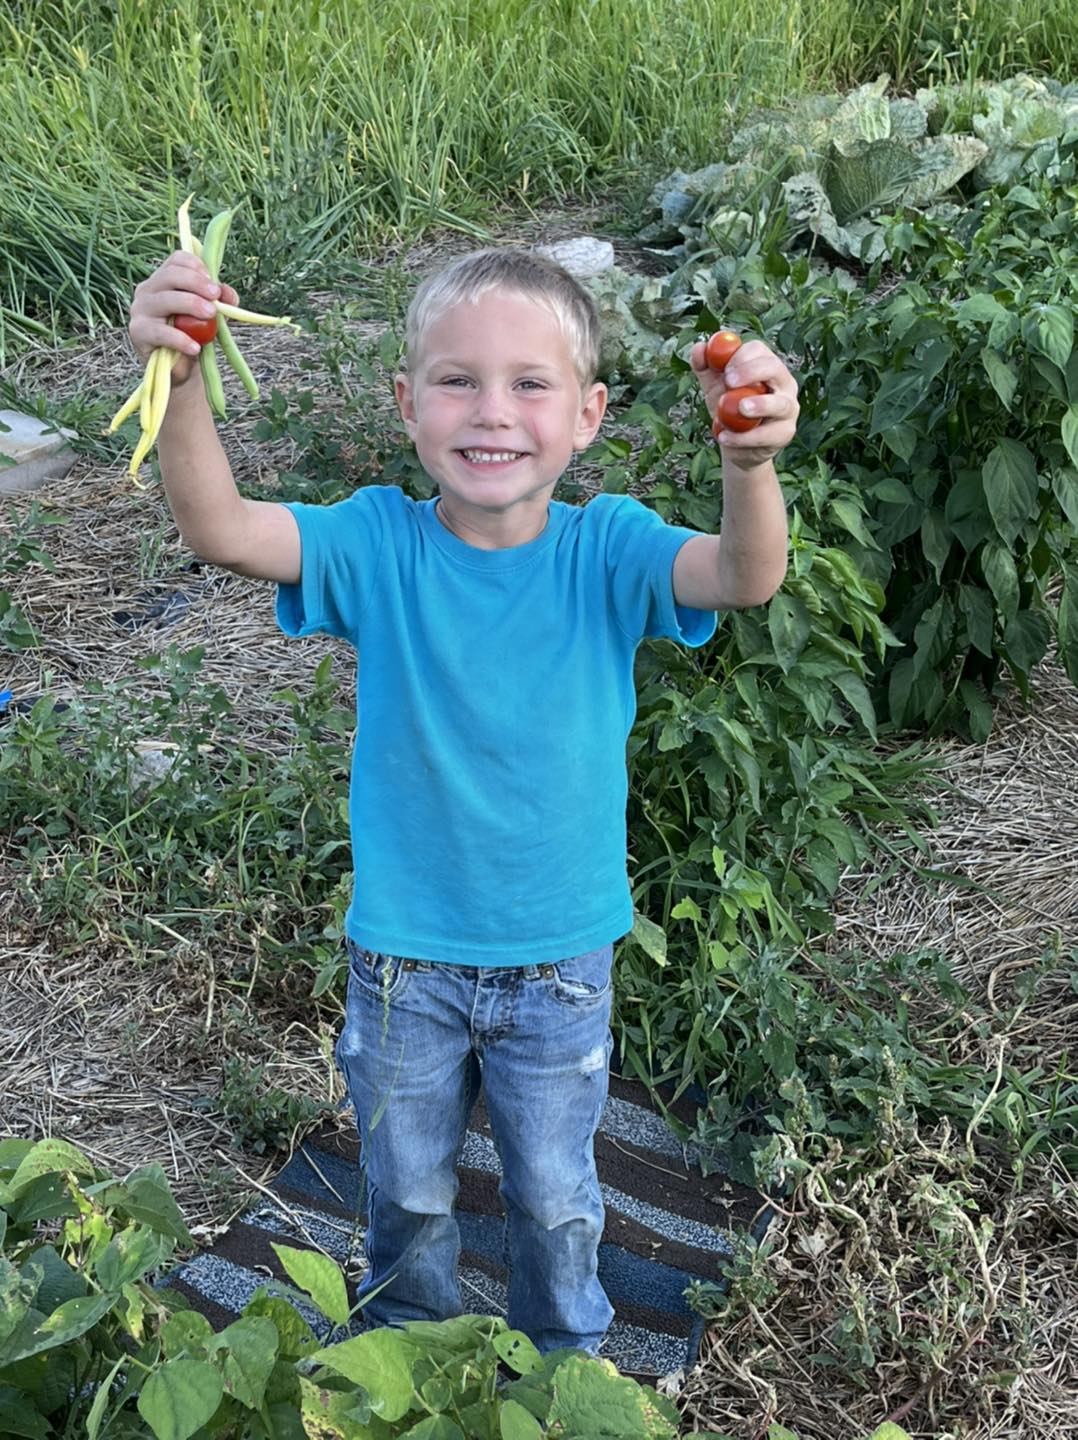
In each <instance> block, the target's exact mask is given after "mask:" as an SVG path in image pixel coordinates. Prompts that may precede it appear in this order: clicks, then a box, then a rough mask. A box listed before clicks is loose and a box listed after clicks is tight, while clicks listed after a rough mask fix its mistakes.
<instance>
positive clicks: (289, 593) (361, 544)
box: [277, 486, 388, 640]
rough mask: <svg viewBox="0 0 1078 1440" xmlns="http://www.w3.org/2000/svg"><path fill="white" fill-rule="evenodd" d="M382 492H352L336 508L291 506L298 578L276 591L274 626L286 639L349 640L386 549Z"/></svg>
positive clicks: (361, 613)
mask: <svg viewBox="0 0 1078 1440" xmlns="http://www.w3.org/2000/svg"><path fill="white" fill-rule="evenodd" d="M383 488H384V487H381V486H371V487H368V488H366V489H363V490H357V491H356V493H355V494H354V495H351V496H349V498H348V499H347V500H341V501H339V502H338V503H337V504H336V505H305V504H300V503H290V504H289V505H288V506H287V508H288V509H289V510H291V512H292V514H293V515H294V516H295V517H296V524H297V525H298V526H299V538H300V547H301V552H300V578H299V583H298V584H296V585H279V586H278V587H277V623H278V625H279V626H280V627H281V629H282V630H283V631H284V633H285V634H286V635H319V634H323V635H338V636H341V637H342V638H344V639H350V640H354V637H355V633H356V629H357V627H358V625H359V621H360V618H361V616H362V615H363V612H364V610H366V608H367V606H368V604H369V603H370V599H371V595H372V594H373V591H374V584H375V579H376V577H377V572H378V563H379V559H380V557H381V554H382V548H383V546H384V544H385V536H386V531H387V528H388V527H387V520H386V515H385V506H384V503H383V502H384V496H382V495H381V494H379V492H380V491H381V490H382V489H383Z"/></svg>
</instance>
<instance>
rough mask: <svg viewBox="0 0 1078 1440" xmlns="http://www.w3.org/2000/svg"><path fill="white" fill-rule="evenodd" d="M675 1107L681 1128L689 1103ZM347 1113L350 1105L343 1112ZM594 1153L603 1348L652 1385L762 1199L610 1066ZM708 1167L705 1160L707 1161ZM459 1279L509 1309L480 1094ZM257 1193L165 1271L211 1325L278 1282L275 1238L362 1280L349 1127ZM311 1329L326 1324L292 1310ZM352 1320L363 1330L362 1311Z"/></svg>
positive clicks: (304, 1153) (757, 1226)
mask: <svg viewBox="0 0 1078 1440" xmlns="http://www.w3.org/2000/svg"><path fill="white" fill-rule="evenodd" d="M671 1109H672V1111H673V1113H674V1114H675V1115H677V1116H678V1118H679V1119H681V1120H684V1121H685V1123H686V1124H687V1125H689V1126H692V1125H693V1123H694V1115H695V1111H696V1104H695V1102H694V1101H693V1100H692V1099H690V1098H689V1097H688V1096H682V1097H681V1098H679V1099H678V1100H677V1101H676V1102H675V1103H674V1104H673V1105H672V1106H671ZM347 1117H348V1120H350V1119H351V1111H350V1110H349V1111H348V1112H347ZM595 1155H596V1163H597V1167H598V1173H599V1182H600V1186H601V1188H602V1193H603V1199H604V1201H605V1204H606V1227H605V1229H604V1232H603V1239H602V1242H601V1244H600V1247H599V1278H600V1280H601V1282H602V1284H603V1287H604V1289H605V1290H606V1293H607V1295H608V1296H609V1297H610V1303H611V1305H612V1306H613V1307H614V1320H613V1322H612V1323H611V1326H610V1329H609V1331H608V1333H607V1336H606V1339H605V1341H604V1344H603V1348H602V1351H601V1353H602V1354H603V1355H604V1356H606V1357H607V1358H609V1359H610V1360H613V1361H614V1363H615V1364H616V1365H617V1367H618V1369H619V1370H621V1371H622V1372H623V1373H626V1374H628V1375H631V1376H633V1377H635V1378H636V1379H639V1380H642V1381H647V1382H654V1380H655V1379H656V1378H657V1377H660V1376H665V1375H670V1374H673V1373H674V1372H676V1371H678V1370H680V1369H682V1368H687V1367H689V1366H691V1365H693V1364H694V1363H695V1362H696V1358H697V1352H698V1349H699V1345H700V1340H701V1338H702V1335H703V1329H704V1322H703V1321H702V1320H701V1319H700V1318H699V1317H698V1316H697V1315H695V1314H694V1312H693V1311H692V1310H691V1309H690V1308H689V1306H688V1304H687V1303H686V1300H685V1294H684V1292H685V1290H686V1289H687V1287H689V1286H690V1285H692V1283H693V1282H694V1281H710V1282H711V1283H712V1284H714V1285H718V1286H722V1285H723V1284H724V1283H725V1277H724V1276H723V1273H722V1269H721V1266H722V1263H723V1261H724V1259H725V1258H726V1257H727V1256H728V1255H729V1254H730V1250H731V1243H732V1236H733V1234H734V1233H735V1232H742V1233H744V1232H748V1233H751V1234H752V1235H753V1236H754V1238H756V1239H760V1238H761V1237H762V1235H763V1233H764V1231H765V1230H766V1228H767V1225H768V1223H769V1221H770V1219H771V1214H772V1212H771V1211H770V1208H769V1207H768V1205H767V1203H766V1201H765V1200H764V1199H763V1198H762V1197H761V1196H760V1195H759V1194H758V1193H757V1192H756V1191H755V1190H751V1189H748V1188H746V1187H745V1186H743V1185H738V1184H736V1183H735V1182H733V1181H731V1180H729V1179H728V1178H726V1177H725V1176H724V1175H723V1174H722V1173H721V1170H714V1169H713V1170H712V1171H711V1173H710V1174H708V1175H704V1174H703V1171H702V1168H701V1166H700V1164H699V1157H698V1155H696V1154H695V1153H694V1152H693V1151H691V1150H688V1149H686V1148H685V1147H683V1146H682V1145H681V1143H680V1142H679V1141H678V1140H677V1139H676V1137H675V1136H674V1135H673V1134H672V1132H671V1131H670V1129H669V1128H668V1127H667V1125H666V1124H665V1122H664V1121H663V1119H662V1117H661V1116H660V1115H659V1114H657V1113H656V1112H655V1110H654V1108H653V1107H652V1105H651V1102H650V1099H649V1096H648V1092H647V1090H646V1088H645V1087H644V1086H643V1085H641V1084H640V1083H639V1082H637V1081H634V1080H628V1079H625V1078H624V1077H622V1076H619V1075H616V1074H611V1076H610V1094H609V1098H608V1100H607V1103H606V1108H605V1110H604V1112H603V1121H602V1126H601V1128H600V1130H599V1132H598V1134H597V1135H596V1139H595ZM709 1168H710V1167H709ZM457 1173H458V1176H459V1179H460V1194H459V1196H458V1200H457V1219H458V1222H459V1225H460V1232H461V1247H462V1250H461V1262H460V1282H461V1291H462V1294H463V1296H464V1304H465V1308H466V1309H467V1310H468V1311H469V1312H470V1313H472V1314H476V1315H501V1316H504V1315H505V1313H506V1298H507V1292H506V1278H507V1276H506V1270H505V1266H504V1264H503V1235H504V1224H503V1216H504V1211H503V1208H502V1204H501V1200H500V1198H499V1196H498V1181H499V1178H500V1175H501V1167H500V1164H499V1161H498V1156H497V1152H496V1150H495V1148H494V1141H493V1139H492V1137H491V1132H490V1124H489V1121H488V1119H487V1114H486V1109H485V1106H484V1104H483V1095H482V1092H480V1095H479V1099H478V1101H477V1102H476V1106H475V1109H474V1111H473V1113H472V1117H471V1121H470V1125H469V1129H468V1132H467V1135H466V1137H465V1142H464V1147H463V1150H462V1153H461V1157H460V1160H459V1163H458V1167H457ZM270 1188H271V1191H272V1197H273V1198H270V1197H268V1196H267V1197H266V1198H265V1199H264V1200H263V1201H262V1202H260V1203H259V1204H258V1205H257V1206H255V1207H254V1208H252V1209H250V1210H248V1211H247V1212H246V1213H245V1214H244V1215H242V1216H241V1217H240V1218H239V1219H238V1220H236V1221H235V1222H234V1223H233V1224H232V1225H230V1226H229V1228H228V1230H227V1231H226V1233H225V1234H223V1235H222V1236H221V1237H220V1238H219V1239H218V1240H217V1242H216V1243H215V1244H214V1245H213V1246H212V1248H210V1249H208V1250H205V1251H202V1252H200V1253H199V1254H198V1255H196V1256H195V1257H193V1258H192V1259H191V1260H189V1261H188V1262H187V1263H186V1264H184V1265H183V1266H181V1267H180V1268H179V1269H178V1270H176V1271H174V1272H173V1273H172V1274H171V1275H170V1276H169V1277H168V1280H167V1283H168V1284H170V1285H173V1286H175V1288H176V1289H177V1290H179V1291H181V1292H182V1293H183V1294H184V1295H185V1296H186V1297H187V1299H188V1300H189V1302H190V1303H191V1304H192V1305H193V1306H194V1308H195V1309H197V1310H200V1311H201V1312H202V1313H203V1314H204V1315H206V1317H207V1318H208V1319H209V1320H210V1322H211V1323H212V1324H213V1325H214V1326H215V1328H223V1326H225V1325H227V1324H230V1323H231V1321H232V1320H234V1319H235V1318H236V1315H237V1314H238V1313H239V1312H240V1311H241V1310H242V1309H243V1307H244V1305H246V1303H247V1302H248V1300H249V1299H250V1298H251V1296H252V1295H253V1294H254V1292H255V1290H257V1289H258V1287H259V1286H260V1285H265V1284H272V1281H273V1280H274V1279H276V1280H280V1281H284V1280H285V1278H286V1277H285V1275H284V1272H283V1270H282V1268H281V1266H280V1262H279V1261H278V1259H277V1257H276V1255H275V1253H274V1251H273V1250H272V1248H271V1246H272V1244H273V1242H274V1241H277V1242H278V1243H287V1244H289V1245H297V1246H301V1247H304V1246H309V1247H312V1248H318V1249H321V1250H324V1251H325V1252H326V1253H327V1254H329V1255H331V1256H333V1258H334V1259H335V1260H337V1261H339V1262H340V1264H341V1265H342V1268H343V1269H344V1271H345V1274H346V1276H347V1277H348V1280H349V1293H350V1295H352V1294H353V1290H354V1286H355V1283H356V1282H357V1281H358V1280H360V1279H361V1278H362V1275H363V1270H364V1266H365V1262H364V1260H363V1252H362V1237H363V1228H362V1226H363V1220H364V1216H363V1214H362V1211H361V1210H360V1209H359V1189H360V1186H359V1142H358V1140H357V1138H356V1135H355V1132H354V1130H353V1129H352V1128H351V1126H350V1125H348V1124H344V1125H329V1126H325V1127H323V1128H322V1129H320V1130H318V1131H316V1132H314V1133H313V1134H311V1135H308V1136H307V1138H306V1139H305V1140H304V1141H303V1143H302V1144H301V1145H300V1146H299V1148H298V1150H297V1151H296V1152H295V1154H294V1155H293V1156H292V1158H291V1159H290V1160H289V1161H288V1163H287V1164H286V1165H285V1166H284V1168H283V1169H282V1170H281V1171H280V1173H279V1174H278V1175H277V1177H276V1179H275V1180H274V1181H273V1183H272V1186H271V1187H270ZM297 1308H299V1309H300V1310H301V1311H302V1313H303V1314H304V1315H305V1318H306V1319H307V1320H308V1322H309V1323H310V1324H311V1325H312V1326H313V1327H314V1329H315V1331H316V1333H319V1334H324V1333H325V1332H326V1328H327V1327H326V1322H325V1321H324V1320H322V1318H321V1317H320V1316H319V1315H318V1314H317V1313H316V1312H315V1311H313V1310H310V1311H308V1310H305V1309H304V1307H303V1306H298V1307H297ZM356 1329H357V1330H360V1329H362V1312H360V1314H359V1316H357V1324H356Z"/></svg>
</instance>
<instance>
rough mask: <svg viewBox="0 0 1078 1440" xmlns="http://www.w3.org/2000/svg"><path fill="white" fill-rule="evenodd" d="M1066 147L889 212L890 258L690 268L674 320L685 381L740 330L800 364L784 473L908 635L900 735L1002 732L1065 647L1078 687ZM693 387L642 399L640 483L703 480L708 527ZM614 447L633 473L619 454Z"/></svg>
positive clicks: (705, 510) (693, 489)
mask: <svg viewBox="0 0 1078 1440" xmlns="http://www.w3.org/2000/svg"><path fill="white" fill-rule="evenodd" d="M1052 156H1053V163H1052V166H1051V167H1050V173H1046V174H1044V175H1040V176H1037V175H1036V174H1031V175H1030V176H1029V179H1028V183H1023V184H1018V185H1013V186H1011V187H1010V188H1009V189H1007V190H992V191H988V192H985V193H984V194H983V195H981V196H979V197H977V198H976V199H975V200H974V201H973V202H971V204H970V205H969V206H968V207H966V208H965V209H964V210H962V211H960V212H956V215H952V216H950V217H947V218H939V217H935V218H933V217H932V216H931V215H927V214H925V215H917V214H913V213H908V214H905V215H902V216H898V217H892V218H889V219H888V218H880V219H879V220H878V221H877V223H878V224H879V226H880V228H881V232H882V233H884V234H885V235H886V237H887V250H888V253H889V254H890V255H891V257H892V259H891V267H890V268H885V267H883V266H882V265H880V264H877V265H875V266H873V267H871V268H870V269H869V270H868V271H867V272H864V273H861V274H859V275H853V274H850V273H848V272H847V271H844V270H842V269H835V270H824V269H820V268H819V267H817V266H816V265H815V264H814V262H813V261H812V260H811V259H810V258H809V257H808V256H805V255H793V256H791V255H788V254H786V253H784V251H783V250H782V249H781V248H779V247H778V246H776V245H775V244H774V243H771V242H769V244H768V247H767V248H765V247H764V246H763V245H762V244H755V243H754V244H753V245H750V246H749V247H748V250H747V252H746V254H745V255H744V256H742V257H740V258H734V257H727V258H726V259H724V260H720V261H717V262H716V263H715V264H714V265H713V266H711V267H708V266H706V265H703V264H700V265H697V266H695V267H693V268H692V269H691V271H686V272H681V273H679V274H678V275H677V276H674V277H672V278H671V279H670V281H669V282H668V284H667V286H666V288H665V289H664V290H663V294H662V301H661V305H662V306H664V307H665V310H663V309H661V308H659V309H656V310H655V312H654V314H655V316H656V317H657V319H656V323H658V319H659V318H661V317H662V316H663V315H665V317H666V318H665V319H664V320H662V323H663V325H664V327H665V329H666V332H667V340H666V342H665V344H666V348H667V349H668V350H669V351H672V352H673V353H671V359H670V364H671V367H672V369H673V371H674V373H675V374H679V373H681V374H683V372H681V371H680V368H679V367H680V361H679V359H678V355H679V353H683V351H684V349H685V347H686V346H687V345H688V344H689V343H690V342H691V340H692V339H693V338H694V337H695V336H696V335H697V334H699V333H701V332H707V331H708V330H710V329H714V328H717V326H718V324H719V323H722V324H725V325H733V326H734V327H735V328H739V329H741V330H742V331H744V332H746V333H748V334H752V333H755V334H759V335H761V336H762V337H763V338H764V339H765V340H766V341H768V342H769V343H770V344H771V345H772V347H773V348H775V349H776V350H778V351H779V352H780V353H782V354H786V355H789V356H791V357H795V358H794V359H793V362H792V363H793V364H794V368H795V370H796V372H797V374H798V377H799V380H800V384H801V407H802V409H801V418H800V421H799V426H798V433H797V436H796V438H795V440H794V442H793V443H792V445H791V446H790V447H789V449H788V450H787V451H786V452H785V454H784V455H783V457H782V465H783V474H784V484H785V487H786V490H787V493H788V495H789V496H790V498H791V501H792V504H793V506H794V509H795V511H797V512H801V511H804V510H806V509H807V508H809V507H811V509H812V512H813V517H814V523H815V526H816V532H817V535H818V537H819V540H820V543H822V544H825V545H830V546H838V547H841V549H842V550H844V551H845V552H846V553H847V555H848V556H849V557H850V558H851V560H852V561H853V562H854V563H855V565H856V567H857V569H858V571H859V572H860V573H861V574H862V575H863V576H864V577H865V578H866V580H870V581H874V582H875V583H876V584H877V585H878V586H880V587H881V589H882V591H883V592H884V594H885V599H884V601H883V603H882V604H881V607H880V614H881V619H882V621H884V622H885V623H886V625H887V627H888V629H889V632H890V635H891V639H892V640H895V641H897V642H898V643H897V644H894V645H892V644H891V643H890V641H889V642H888V646H887V649H886V653H881V652H879V646H878V643H877V642H876V640H875V639H873V640H872V643H871V645H866V647H865V650H866V659H867V661H868V670H867V671H866V672H865V674H864V675H863V677H862V678H863V679H864V680H865V682H866V684H867V685H868V686H869V688H870V690H871V691H872V695H873V700H874V703H875V705H876V708H877V710H879V711H880V712H881V713H882V714H883V715H884V717H885V718H886V719H888V720H890V721H892V722H893V723H895V724H897V725H898V726H903V727H917V728H924V727H935V728H937V729H945V728H952V729H953V728H963V727H965V728H966V729H967V730H968V731H969V733H971V734H972V735H973V736H974V737H975V738H978V739H983V738H984V737H985V735H986V734H987V733H988V729H989V728H990V725H991V717H992V704H993V701H994V699H995V697H996V695H997V693H998V691H999V688H1000V682H1001V681H1002V680H1003V679H1005V678H1009V679H1011V680H1013V682H1014V683H1016V684H1017V685H1018V687H1019V688H1020V689H1021V691H1022V692H1023V693H1024V694H1026V695H1027V696H1028V695H1029V693H1030V692H1029V680H1030V675H1031V673H1032V671H1033V670H1034V668H1035V667H1036V665H1037V664H1038V662H1039V661H1040V660H1041V659H1042V658H1043V656H1044V655H1045V654H1046V653H1047V651H1048V648H1049V646H1050V644H1051V643H1052V641H1053V640H1055V641H1056V643H1057V646H1058V649H1059V654H1060V658H1061V660H1062V662H1063V664H1064V666H1065V667H1066V669H1067V671H1068V674H1070V675H1071V678H1072V679H1075V678H1078V619H1076V616H1078V609H1076V607H1078V548H1076V543H1075V527H1076V525H1078V352H1076V350H1075V346H1074V309H1073V301H1072V299H1071V296H1070V292H1069V288H1068V286H1069V280H1068V277H1069V276H1070V274H1071V273H1072V272H1073V269H1074V267H1075V264H1076V263H1078V251H1076V250H1075V247H1074V244H1073V227H1072V219H1073V198H1072V195H1071V190H1072V189H1073V185H1074V181H1075V178H1076V175H1078V127H1076V129H1075V132H1074V133H1073V134H1071V133H1068V134H1067V135H1066V136H1064V137H1063V138H1062V139H1060V140H1059V141H1058V143H1056V144H1055V147H1054V149H1053V151H1052ZM1031 163H1032V162H1031ZM894 267H899V268H897V269H896V268H894ZM675 311H676V312H678V320H677V323H678V324H680V325H681V326H682V327H683V328H681V330H680V331H679V332H678V333H677V334H676V336H674V335H671V334H670V333H669V332H670V328H671V323H672V322H671V320H670V315H671V313H672V312H675ZM630 358H631V357H630ZM690 394H691V382H689V381H687V380H685V379H684V378H683V379H682V381H681V383H680V384H678V385H671V384H669V383H664V384H660V385H659V386H658V387H645V388H644V390H643V391H642V392H641V398H642V399H645V398H646V399H648V401H649V404H650V410H651V412H655V411H657V412H658V414H657V415H655V414H654V413H653V414H652V419H651V423H650V427H649V428H650V430H651V435H652V441H651V443H650V444H647V445H645V446H644V448H643V450H642V451H641V460H640V462H639V463H638V464H637V466H636V469H635V473H636V475H637V477H638V478H640V479H641V480H647V479H649V478H650V477H651V475H652V474H653V473H655V474H656V479H657V481H658V483H657V484H656V485H655V486H654V488H653V493H654V494H655V495H656V497H657V498H666V496H667V495H669V494H674V493H676V490H675V491H671V490H670V486H671V485H672V484H673V485H675V486H677V484H678V482H679V481H681V480H683V481H684V490H685V492H686V493H685V494H684V495H681V496H679V497H678V505H679V509H680V510H681V512H682V513H683V514H684V515H685V516H687V517H688V519H689V521H690V523H693V524H701V520H704V521H707V520H710V519H714V506H713V504H712V503H711V497H710V494H707V495H705V496H704V498H703V501H701V500H700V498H699V497H698V496H697V491H698V489H699V484H700V481H701V478H702V477H703V476H704V475H705V474H706V473H707V467H706V465H703V469H701V465H702V464H703V462H693V463H692V464H690V457H689V451H690V448H691V446H692V445H693V444H694V443H695V444H697V445H703V444H704V443H706V431H705V428H704V418H703V416H702V415H701V416H700V417H699V419H698V426H697V428H696V429H695V430H692V429H691V419H690V422H689V428H688V429H687V428H686V426H685V425H682V426H681V427H680V429H678V427H676V426H671V424H670V423H669V416H670V414H671V412H672V411H673V410H674V407H676V406H678V405H680V404H683V403H687V402H688V400H689V396H690ZM627 418H629V419H631V418H633V413H632V412H630V415H629V416H628V417H627ZM664 426H665V428H664ZM625 453H626V454H627V453H628V447H627V446H626V448H625ZM598 458H599V460H600V463H603V464H604V465H606V466H607V468H608V473H611V474H612V477H613V481H614V483H617V478H618V469H617V468H616V466H617V461H616V458H614V457H612V455H611V453H610V451H609V449H608V450H607V451H606V452H600V454H599V457H598ZM679 460H680V464H681V472H682V473H681V475H680V476H676V477H672V478H667V475H668V473H669V472H670V471H672V470H673V469H674V467H675V466H676V465H677V464H678V462H679ZM697 517H701V518H697Z"/></svg>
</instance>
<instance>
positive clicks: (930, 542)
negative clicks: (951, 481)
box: [921, 508, 954, 581]
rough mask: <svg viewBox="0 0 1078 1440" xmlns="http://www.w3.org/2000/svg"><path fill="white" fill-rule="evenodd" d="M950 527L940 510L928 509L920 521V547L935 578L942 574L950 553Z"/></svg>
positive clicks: (951, 539)
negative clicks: (934, 573)
mask: <svg viewBox="0 0 1078 1440" xmlns="http://www.w3.org/2000/svg"><path fill="white" fill-rule="evenodd" d="M953 538H954V537H953V536H952V534H951V527H950V526H949V525H948V524H947V521H946V519H945V517H944V514H943V511H942V510H936V509H934V508H933V509H932V510H928V511H926V513H925V518H924V519H923V520H922V521H921V549H922V550H923V551H924V552H925V557H926V559H927V560H928V562H929V564H930V565H931V566H932V568H933V570H934V571H935V572H936V579H937V581H938V580H939V578H940V576H941V575H942V574H943V567H944V565H946V563H947V557H948V556H949V555H950V553H951V544H952V541H953Z"/></svg>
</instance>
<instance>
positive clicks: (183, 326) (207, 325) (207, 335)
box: [172, 315, 217, 345]
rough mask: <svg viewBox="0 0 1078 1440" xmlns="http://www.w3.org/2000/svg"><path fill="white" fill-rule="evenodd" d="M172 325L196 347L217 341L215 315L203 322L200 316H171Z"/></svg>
mask: <svg viewBox="0 0 1078 1440" xmlns="http://www.w3.org/2000/svg"><path fill="white" fill-rule="evenodd" d="M172 323H173V325H175V327H176V329H177V330H179V331H181V332H182V333H183V334H184V335H187V336H188V337H189V338H190V339H192V340H193V341H194V342H195V344H196V345H208V344H209V343H210V341H211V340H216V339H217V316H216V315H211V316H210V318H209V319H208V320H203V318H202V316H201V315H173V317H172Z"/></svg>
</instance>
